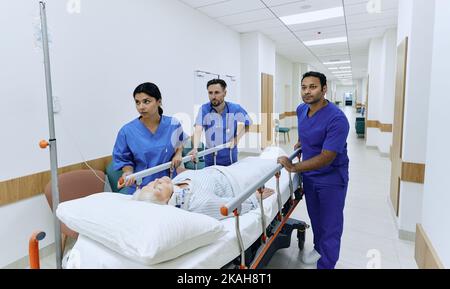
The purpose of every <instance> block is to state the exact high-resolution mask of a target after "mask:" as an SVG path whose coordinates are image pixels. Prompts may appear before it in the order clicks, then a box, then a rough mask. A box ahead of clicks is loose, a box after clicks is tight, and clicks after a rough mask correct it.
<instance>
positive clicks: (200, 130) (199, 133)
mask: <svg viewBox="0 0 450 289" xmlns="http://www.w3.org/2000/svg"><path fill="white" fill-rule="evenodd" d="M202 133H203V127H201V126H199V125H197V126H195V131H194V136H193V138H194V139H193V140H192V149H197V148H198V147H199V144H200V139H201V137H202Z"/></svg>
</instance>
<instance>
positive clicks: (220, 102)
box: [211, 101, 223, 107]
mask: <svg viewBox="0 0 450 289" xmlns="http://www.w3.org/2000/svg"><path fill="white" fill-rule="evenodd" d="M222 103H223V101H219V104H217V105H214V103H212V102H211V105H212V106H213V107H218V106H220V105H221V104H222Z"/></svg>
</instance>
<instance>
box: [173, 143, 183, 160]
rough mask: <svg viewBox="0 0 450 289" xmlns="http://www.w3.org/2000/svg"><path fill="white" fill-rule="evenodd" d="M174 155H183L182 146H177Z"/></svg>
mask: <svg viewBox="0 0 450 289" xmlns="http://www.w3.org/2000/svg"><path fill="white" fill-rule="evenodd" d="M175 156H177V157H182V156H183V146H182V145H181V146H179V147H178V148H177V149H176V150H175Z"/></svg>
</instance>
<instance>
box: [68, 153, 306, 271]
mask: <svg viewBox="0 0 450 289" xmlns="http://www.w3.org/2000/svg"><path fill="white" fill-rule="evenodd" d="M297 153H298V152H297ZM295 156H296V153H294V154H292V155H291V159H293V158H294V157H295ZM278 171H280V172H281V173H280V174H278V173H275V172H278ZM151 172H154V170H151V171H150V173H151ZM147 173H148V172H147ZM270 174H271V175H272V176H270ZM270 174H268V175H267V176H262V178H261V180H259V182H258V183H257V184H255V187H256V188H262V187H264V186H265V187H268V188H273V189H275V191H276V193H275V194H273V195H271V196H269V197H268V198H266V199H264V200H263V203H262V206H261V203H260V206H259V207H258V208H256V209H254V210H252V211H250V212H248V213H246V214H243V215H240V211H239V210H240V205H239V204H240V203H241V202H242V196H241V197H240V199H241V200H239V198H236V199H233V200H232V201H231V202H230V203H228V204H226V205H224V207H222V208H221V212H222V214H224V215H229V216H231V217H229V218H226V219H223V220H222V221H220V222H221V223H222V224H223V225H224V227H225V228H226V232H227V233H226V234H225V235H223V236H222V237H220V238H219V239H217V240H216V241H215V242H213V243H211V244H209V245H206V246H203V247H200V248H197V249H195V250H193V251H190V252H189V253H186V254H184V255H181V256H179V257H177V258H175V259H172V260H169V261H166V262H162V263H158V264H153V265H151V266H147V265H143V264H142V263H139V262H136V261H133V260H132V259H130V258H128V257H125V256H123V255H121V254H119V253H117V252H116V251H114V250H111V249H110V248H108V247H106V246H104V245H102V244H101V243H99V242H97V241H95V240H92V239H90V238H88V237H87V236H84V235H82V234H80V235H79V237H78V240H77V241H76V243H75V245H74V247H73V248H72V250H71V251H70V252H69V253H68V254H67V255H66V256H65V257H64V260H63V264H64V268H74V269H75V268H142V269H144V268H154V269H166V268H171V269H177V268H178V269H191V268H192V269H194V268H195V269H218V268H234V267H237V268H241V269H244V268H252V269H256V268H263V267H264V266H265V265H267V263H268V262H269V261H270V258H271V257H272V256H273V254H274V253H275V252H276V251H277V250H278V249H281V248H287V247H289V246H290V243H291V234H292V232H293V230H295V229H296V230H297V237H298V246H299V249H300V250H302V249H303V245H304V236H305V229H307V228H308V227H309V226H308V225H307V224H305V223H304V222H302V221H298V220H294V219H290V218H289V217H290V215H291V213H292V212H293V210H294V209H295V207H296V206H297V204H298V203H299V201H300V200H301V198H302V190H301V180H300V179H299V178H300V177H299V176H298V175H294V174H289V173H288V172H287V171H286V170H285V169H284V168H282V167H281V166H279V167H278V168H276V169H275V170H274V171H273V174H272V173H270ZM141 176H143V174H142V173H140V175H139V176H138V177H141ZM257 181H258V180H257ZM255 187H252V188H248V190H246V194H247V195H249V194H251V193H254V192H255V191H256V189H255ZM124 197H129V198H131V196H124ZM244 198H245V197H244ZM262 211H264V216H265V218H264V219H263V218H261V212H262ZM228 212H231V215H230V214H229V213H228ZM233 215H234V217H232V216H233ZM263 227H264V228H265V230H264V232H263V229H262V228H263Z"/></svg>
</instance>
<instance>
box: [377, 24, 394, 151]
mask: <svg viewBox="0 0 450 289" xmlns="http://www.w3.org/2000/svg"><path fill="white" fill-rule="evenodd" d="M396 37H397V31H396V30H395V29H390V30H388V31H386V32H385V34H384V36H383V48H382V59H381V61H382V67H383V74H382V76H381V83H380V88H381V92H382V94H381V97H380V98H381V106H380V111H379V119H378V120H379V121H380V122H381V123H383V124H393V123H394V106H395V101H394V100H395V69H396V61H395V60H396V56H397V38H396ZM391 145H392V132H382V131H380V133H379V139H378V149H379V150H380V152H381V153H382V154H384V155H389V153H390V151H391Z"/></svg>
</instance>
